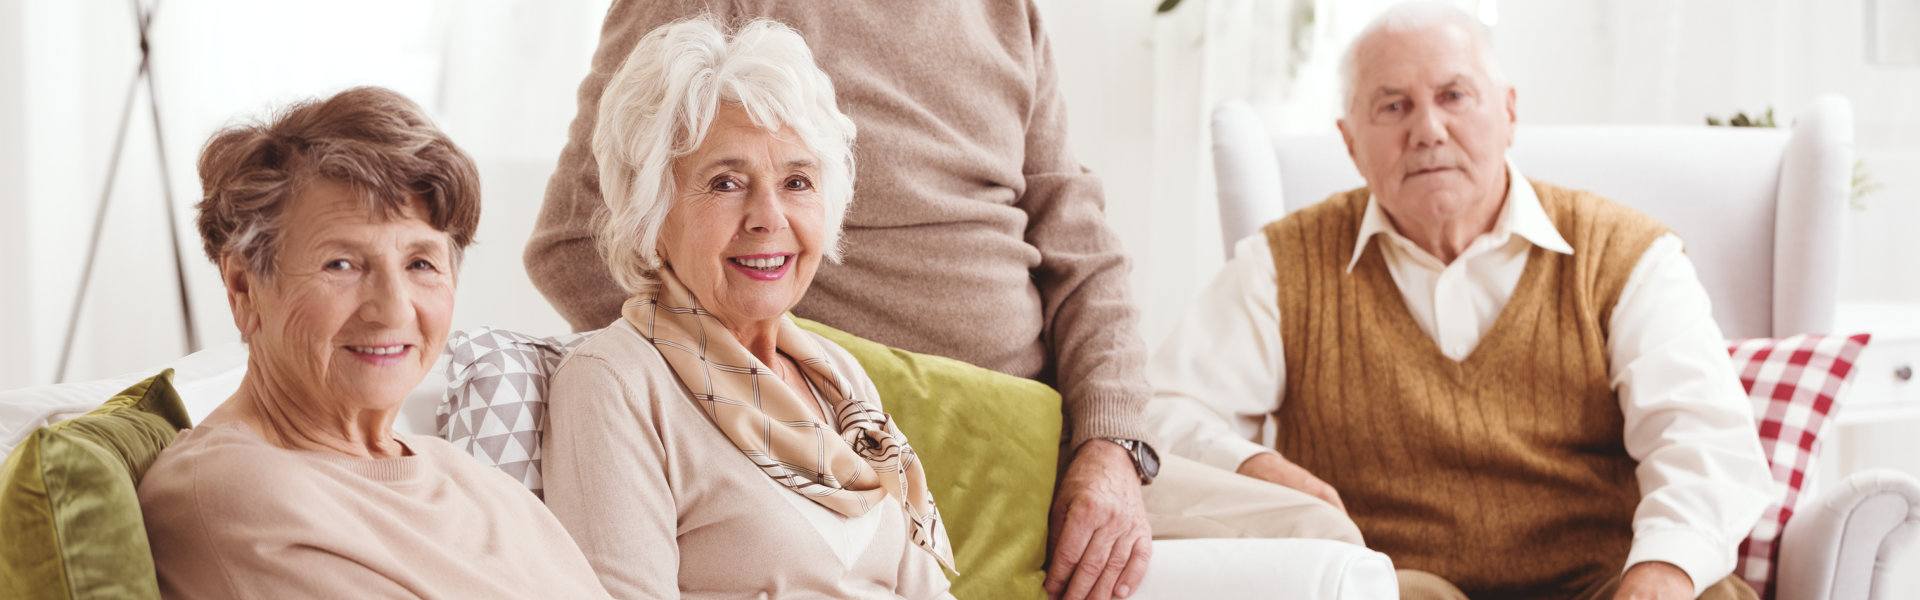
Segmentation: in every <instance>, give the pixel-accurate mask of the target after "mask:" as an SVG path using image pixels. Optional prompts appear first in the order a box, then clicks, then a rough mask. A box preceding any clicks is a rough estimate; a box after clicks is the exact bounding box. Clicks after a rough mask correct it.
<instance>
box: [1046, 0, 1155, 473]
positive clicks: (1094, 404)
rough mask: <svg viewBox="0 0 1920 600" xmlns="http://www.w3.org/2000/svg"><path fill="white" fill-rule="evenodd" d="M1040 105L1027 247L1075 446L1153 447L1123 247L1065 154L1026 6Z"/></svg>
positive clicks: (1062, 121)
mask: <svg viewBox="0 0 1920 600" xmlns="http://www.w3.org/2000/svg"><path fill="white" fill-rule="evenodd" d="M1027 8H1028V11H1029V14H1030V15H1031V16H1030V19H1031V22H1030V35H1031V36H1032V39H1033V44H1034V49H1033V60H1034V61H1035V68H1034V73H1035V75H1034V77H1035V81H1034V97H1033V102H1032V106H1031V108H1030V109H1029V110H1030V112H1029V113H1028V115H1027V133H1026V136H1027V137H1026V159H1025V161H1024V162H1023V166H1022V172H1023V174H1024V175H1025V178H1026V189H1025V190H1024V192H1023V193H1022V194H1021V197H1020V199H1019V205H1020V208H1021V209H1022V210H1023V211H1025V212H1026V213H1027V216H1028V221H1027V223H1028V224H1027V230H1026V239H1027V243H1029V244H1032V245H1033V246H1034V247H1035V248H1038V249H1039V250H1040V255H1041V259H1040V266H1039V267H1038V268H1037V269H1036V270H1035V273H1034V282H1035V284H1036V285H1037V286H1038V287H1039V291H1040V297H1041V301H1042V303H1043V308H1042V310H1043V311H1044V312H1045V314H1044V319H1045V322H1046V323H1047V333H1046V335H1047V338H1048V344H1047V346H1048V348H1049V351H1050V352H1051V353H1052V357H1051V358H1052V363H1053V366H1054V370H1055V373H1056V374H1057V377H1056V381H1057V382H1058V384H1059V388H1060V395H1061V396H1062V398H1063V400H1064V401H1065V403H1066V413H1067V414H1066V417H1067V424H1068V426H1069V427H1071V428H1072V431H1073V439H1072V444H1073V445H1074V447H1076V448H1077V447H1079V445H1080V444H1081V443H1084V442H1086V441H1087V440H1089V439H1093V438H1102V437H1108V438H1125V439H1136V440H1146V441H1148V442H1150V443H1151V442H1152V439H1151V437H1149V436H1150V434H1149V432H1148V429H1147V427H1146V424H1145V411H1146V404H1147V397H1148V396H1150V395H1151V394H1152V387H1151V386H1150V385H1149V384H1148V383H1147V376H1146V369H1145V367H1146V361H1147V352H1146V344H1145V343H1144V342H1143V341H1141V339H1140V333H1139V320H1140V319H1139V314H1138V312H1137V310H1136V309H1135V308H1134V305H1133V298H1132V292H1131V289H1130V288H1129V287H1128V285H1129V284H1128V282H1127V273H1128V270H1129V269H1130V268H1131V267H1130V265H1129V263H1128V261H1127V257H1126V253H1125V251H1124V249H1123V248H1122V247H1121V246H1120V239H1119V237H1118V236H1116V235H1114V232H1113V229H1112V228H1110V227H1108V226H1107V217H1106V205H1105V198H1104V192H1103V191H1102V190H1101V188H1100V178H1099V177H1098V176H1096V175H1094V174H1093V172H1091V171H1088V170H1087V169H1086V168H1085V167H1083V166H1081V165H1080V162H1079V161H1078V159H1076V158H1075V157H1074V156H1073V153H1072V152H1071V151H1070V150H1069V149H1068V148H1067V114H1066V113H1067V110H1066V108H1067V107H1066V100H1065V98H1063V97H1062V96H1061V94H1060V86H1059V80H1058V74H1057V73H1056V71H1055V66H1054V64H1053V54H1052V52H1053V51H1052V48H1051V47H1049V42H1048V39H1047V35H1046V30H1045V28H1043V27H1042V26H1041V23H1040V20H1039V13H1038V11H1037V9H1036V8H1035V7H1034V6H1033V5H1032V3H1031V2H1029V3H1028V7H1027Z"/></svg>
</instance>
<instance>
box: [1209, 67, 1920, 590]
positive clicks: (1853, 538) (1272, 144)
mask: <svg viewBox="0 0 1920 600" xmlns="http://www.w3.org/2000/svg"><path fill="white" fill-rule="evenodd" d="M1852 121H1853V117H1852V111H1851V108H1849V106H1848V104H1847V102H1846V100H1844V99H1841V98H1838V97H1833V96H1827V97H1822V98H1820V99H1818V100H1816V101H1815V102H1814V104H1813V106H1812V107H1810V108H1809V109H1808V110H1807V111H1806V112H1805V113H1803V114H1802V115H1801V116H1800V118H1799V120H1798V122H1797V123H1796V124H1795V125H1794V126H1793V128H1792V129H1791V130H1785V129H1752V128H1740V129H1735V128H1709V127H1662V126H1529V125H1521V126H1520V128H1519V131H1518V132H1517V133H1516V136H1515V137H1516V140H1515V143H1514V147H1513V148H1512V150H1511V151H1510V153H1509V156H1510V157H1512V159H1513V161H1514V163H1515V164H1516V165H1518V166H1519V168H1520V169H1521V170H1522V171H1524V172H1525V173H1526V174H1527V176H1528V177H1529V178H1535V179H1539V180H1542V181H1548V182H1552V183H1555V184H1559V185H1564V186H1568V187H1572V188H1577V189H1586V190H1590V191H1593V192H1596V193H1598V194H1600V195H1602V196H1605V197H1607V198H1609V199H1612V200H1614V201H1616V202H1620V203H1623V204H1626V205H1629V206H1632V207H1634V208H1636V209H1639V210H1640V211H1642V212H1645V213H1647V214H1649V215H1651V216H1653V217H1654V218H1656V219H1659V220H1660V221H1661V222H1662V223H1664V224H1666V225H1667V226H1668V227H1671V228H1672V229H1673V230H1674V231H1675V232H1676V233H1678V234H1679V235H1680V236H1681V238H1682V239H1683V240H1684V241H1685V242H1686V244H1687V255H1688V256H1689V257H1690V258H1691V259H1692V260H1693V262H1694V263H1695V265H1696V267H1697V268H1698V271H1699V273H1700V279H1701V282H1702V283H1703V284H1705V286H1706V288H1707V291H1708V294H1709V295H1710V296H1711V297H1712V299H1713V302H1714V317H1715V319H1716V320H1717V321H1718V322H1719V324H1720V327H1721V329H1722V330H1723V331H1724V333H1725V334H1726V335H1727V336H1728V337H1731V338H1745V337H1786V336H1790V335H1795V334H1800V333H1824V332H1827V331H1828V330H1829V329H1830V328H1831V327H1832V325H1833V315H1834V305H1835V303H1836V298H1837V295H1838V287H1839V273H1840V268H1839V263H1840V252H1841V244H1842V241H1843V240H1842V235H1843V225H1844V218H1845V211H1846V210H1847V208H1846V207H1847V194H1848V193H1849V186H1850V182H1851V180H1850V176H1851V173H1852V167H1853V122H1852ZM1213 159H1214V160H1213V162H1214V174H1215V179H1216V182H1217V184H1218V189H1219V195H1220V198H1219V200H1220V229H1221V237H1222V240H1223V241H1224V242H1225V243H1226V247H1227V249H1228V251H1229V252H1230V251H1231V250H1232V248H1233V243H1234V242H1236V241H1238V240H1240V239H1242V238H1244V237H1246V236H1248V235H1251V234H1252V233H1254V232H1255V231H1257V230H1258V229H1259V228H1260V227H1261V226H1262V225H1264V224H1266V223H1268V222H1270V221H1273V220H1275V219H1278V218H1280V217H1282V216H1285V215H1286V214H1287V213H1288V212H1291V211H1292V210H1296V209H1299V208H1301V207H1303V206H1307V205H1309V204H1312V203H1315V202H1319V201H1321V200H1323V199H1325V198H1327V197H1328V196H1330V195H1332V194H1333V193H1335V192H1338V191H1343V190H1347V189H1352V188H1356V187H1360V186H1362V185H1364V182H1363V180H1362V179H1361V177H1360V175H1359V173H1358V172H1357V171H1355V169H1354V167H1353V163H1352V161H1351V159H1350V158H1348V155H1347V150H1346V146H1345V144H1344V143H1343V142H1342V141H1341V139H1340V137H1339V136H1338V135H1335V134H1329V135H1306V136H1273V135H1270V134H1269V133H1268V132H1267V129H1266V127H1265V125H1264V124H1263V123H1262V122H1261V120H1260V118H1259V116H1258V115H1257V114H1256V113H1255V112H1254V111H1253V109H1252V108H1250V107H1248V106H1247V105H1245V104H1241V103H1237V102H1232V103H1226V104H1223V105H1221V106H1219V107H1218V108H1216V109H1215V111H1214V115H1213ZM1837 333H1847V332H1837ZM1844 409H1845V402H1844V397H1843V398H1842V401H1841V410H1844ZM1823 492H1824V493H1819V494H1803V495H1801V496H1800V498H1801V500H1800V502H1799V505H1798V506H1797V507H1796V509H1797V510H1795V514H1794V516H1793V518H1792V519H1791V520H1789V521H1788V523H1787V527H1786V530H1785V531H1784V532H1783V533H1782V535H1781V540H1780V543H1781V546H1780V557H1779V563H1780V568H1779V574H1778V580H1777V582H1776V586H1777V587H1776V591H1777V595H1776V597H1777V598H1781V599H1783V600H1800V599H1828V600H1856V599H1858V600H1864V599H1867V598H1888V597H1889V596H1888V592H1887V591H1886V590H1885V589H1884V584H1885V581H1886V577H1884V576H1883V575H1884V574H1883V573H1882V572H1881V571H1882V570H1883V569H1886V568H1890V567H1889V566H1888V565H1890V563H1889V562H1888V561H1887V560H1886V558H1887V557H1888V556H1891V555H1893V554H1895V553H1898V552H1900V551H1902V550H1904V549H1906V548H1907V547H1908V546H1911V545H1912V544H1911V542H1912V540H1913V537H1915V536H1916V535H1920V484H1917V483H1916V482H1915V480H1914V478H1913V477H1911V476H1909V475H1906V474H1902V473H1898V472H1892V471H1879V472H1866V473H1857V474H1851V476H1850V477H1848V478H1847V479H1845V480H1844V481H1843V482H1842V484H1841V485H1839V486H1836V487H1835V489H1831V490H1824V491H1823Z"/></svg>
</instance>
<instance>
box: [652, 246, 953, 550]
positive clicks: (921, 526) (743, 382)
mask: <svg viewBox="0 0 1920 600" xmlns="http://www.w3.org/2000/svg"><path fill="white" fill-rule="evenodd" d="M659 276H660V279H661V282H660V285H659V286H657V287H656V288H655V289H654V290H652V291H648V292H642V293H640V294H639V295H636V296H634V297H633V298H631V299H629V300H627V303H626V306H625V307H623V308H622V309H621V316H622V317H624V318H625V319H626V320H627V322H628V323H632V324H633V327H634V329H637V330H639V331H640V335H641V336H643V337H645V338H647V341H650V342H653V345H654V348H655V349H656V350H658V351H659V352H660V355H661V356H662V357H665V358H666V359H667V365H668V366H670V367H672V368H673V372H674V375H676V376H677V377H679V378H680V381H681V383H684V384H686V386H687V389H688V390H691V391H692V392H693V397H694V400H695V401H696V402H697V403H698V404H699V405H700V407H701V408H703V409H705V410H706V411H707V415H709V416H711V417H713V422H714V424H715V425H717V426H718V427H719V428H720V431H721V432H723V433H725V434H726V435H727V438H728V439H731V440H733V443H734V445H735V446H738V447H739V448H740V452H742V453H744V454H746V455H747V458H749V459H752V460H753V464H755V465H758V466H759V467H760V470H761V471H764V472H765V473H766V474H767V476H768V477H772V478H773V480H774V481H777V482H780V483H781V484H782V485H785V486H787V489H790V490H793V491H794V493H797V494H800V495H801V496H805V497H806V498H808V499H811V500H813V501H814V502H818V503H820V505H821V506H824V507H827V509H829V510H832V511H834V512H837V513H840V514H842V515H845V516H848V517H857V516H860V515H863V514H866V512H867V511H868V510H871V509H872V508H873V507H875V506H878V505H879V503H880V502H882V501H885V500H886V498H887V496H893V497H894V498H898V499H899V502H900V505H901V508H902V509H903V510H902V514H903V515H905V516H906V521H907V536H908V538H909V539H911V540H912V541H913V543H914V544H915V545H917V546H920V547H921V548H922V549H925V550H926V551H927V552H929V553H931V554H933V556H934V558H937V559H939V561H940V565H941V566H943V567H946V568H947V569H948V570H953V551H952V549H951V544H950V542H948V540H947V530H946V528H945V527H943V526H942V525H941V524H940V511H939V510H937V509H935V508H934V506H933V494H932V493H930V492H928V491H927V476H926V473H925V472H924V471H923V470H922V469H921V467H920V460H919V457H917V456H916V455H914V453H913V448H912V447H911V446H908V445H907V436H906V435H904V434H901V433H900V429H899V428H898V427H895V426H894V424H893V418H892V417H891V416H888V415H887V414H886V413H883V412H880V411H879V410H876V409H875V408H874V406H873V404H871V403H868V402H867V401H866V400H864V399H861V398H859V397H858V396H856V395H855V391H854V388H853V386H852V385H850V384H849V382H848V381H847V380H846V378H844V377H841V376H840V373H839V372H838V371H836V370H835V369H834V367H833V364H832V363H829V362H827V360H826V358H825V353H823V352H821V350H820V348H819V347H818V345H817V344H815V343H814V341H813V339H812V338H810V337H808V336H807V334H806V332H805V331H803V330H801V329H800V327H799V326H798V325H794V324H793V321H792V320H789V319H787V318H786V317H781V319H780V334H779V338H778V341H777V342H776V345H777V346H778V347H779V349H780V351H781V352H784V353H786V355H787V356H790V357H793V360H794V362H795V363H798V364H799V365H800V371H801V373H802V374H803V375H804V376H805V377H806V379H807V381H809V382H811V383H812V384H813V387H814V389H816V390H818V391H819V393H820V395H821V396H823V397H824V398H825V399H826V400H827V404H828V405H829V406H831V407H832V409H833V410H832V414H831V415H830V416H831V417H832V418H833V421H834V424H835V425H836V426H837V427H836V429H837V431H828V430H826V428H825V427H823V426H822V425H821V424H820V423H817V422H815V421H814V418H813V416H812V411H810V410H808V409H807V407H806V405H805V404H802V403H803V402H812V401H813V400H812V399H810V398H808V399H803V398H801V397H800V396H799V395H797V394H795V393H793V390H792V389H790V388H788V387H787V385H786V383H784V382H782V381H781V380H780V376H779V375H778V374H776V373H775V372H774V371H773V370H772V369H770V368H768V367H767V365H766V364H764V363H762V362H760V359H759V358H756V357H755V356H754V355H753V354H752V353H751V352H748V351H747V347H746V346H744V345H742V344H741V343H740V341H739V340H737V339H735V338H734V337H733V334H732V333H731V332H730V331H728V330H727V328H726V327H724V326H722V325H721V324H720V320H719V319H717V318H714V316H713V314H712V313H709V312H707V311H706V310H705V309H702V308H701V307H700V303H699V301H698V300H696V299H695V298H694V297H693V294H691V293H689V292H688V291H687V289H686V286H685V285H683V284H681V283H680V279H679V277H677V276H675V275H674V273H673V271H672V270H671V269H661V270H660V271H659ZM828 440H836V441H837V442H838V443H829V441H828ZM955 572H956V573H957V572H958V571H955Z"/></svg>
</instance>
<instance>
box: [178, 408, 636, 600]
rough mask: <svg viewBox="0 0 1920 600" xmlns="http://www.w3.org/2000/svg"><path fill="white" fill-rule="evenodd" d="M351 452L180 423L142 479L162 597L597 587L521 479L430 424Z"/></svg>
mask: <svg viewBox="0 0 1920 600" xmlns="http://www.w3.org/2000/svg"><path fill="white" fill-rule="evenodd" d="M401 441H402V442H403V443H405V444H406V446H407V448H408V449H410V450H412V451H413V455H412V456H406V457H401V458H389V459H359V458H353V457H348V456H341V455H335V454H329V453H323V452H312V451H301V450H286V449H282V448H279V447H277V446H273V445H270V444H268V443H267V442H266V441H265V440H263V439H261V438H260V436H259V435H257V434H255V433H254V432H253V430H252V429H249V428H248V427H247V426H246V425H244V424H241V423H238V422H230V423H226V424H222V425H213V426H203V427H200V428H197V429H193V430H190V431H188V432H187V433H184V434H181V436H180V437H179V438H178V439H176V440H174V442H173V445H172V446H169V447H168V448H167V450H166V451H165V452H163V453H161V455H160V458H159V460H157V461H155V462H154V464H153V469H152V470H150V471H148V472H147V475H146V477H145V478H143V479H141V481H140V510H141V512H142V513H143V515H144V517H145V519H146V523H147V539H148V541H149V542H150V543H151V544H152V548H153V561H154V566H155V568H156V569H157V570H158V572H159V577H160V593H161V595H162V596H164V597H167V598H450V599H452V598H459V599H465V598H605V597H607V595H606V592H605V591H603V590H602V589H601V587H600V583H599V581H598V580H597V579H596V578H595V577H594V573H593V570H592V569H591V568H590V567H588V566H587V561H586V558H585V557H584V556H582V555H581V553H580V550H579V549H578V548H576V547H575V546H574V545H573V540H572V538H569V537H568V536H567V532H566V530H565V529H563V528H562V527H561V526H560V523H559V522H558V521H556V520H554V518H553V515H552V514H551V513H549V512H547V509H546V507H544V506H542V505H541V504H540V500H539V499H537V498H535V497H534V496H533V494H532V493H530V492H528V491H527V489H526V488H525V487H522V486H521V485H520V484H519V482H516V481H514V480H513V479H512V478H510V477H507V476H506V475H505V474H503V473H500V472H499V471H495V470H493V469H492V468H490V467H487V466H485V465H482V464H480V463H479V462H478V461H475V460H474V459H473V457H472V456H468V455H467V454H466V453H465V452H461V451H460V450H458V449H456V448H454V447H453V445H451V444H448V443H447V442H446V441H445V440H441V439H439V438H434V437H430V436H412V435H409V436H401Z"/></svg>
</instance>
